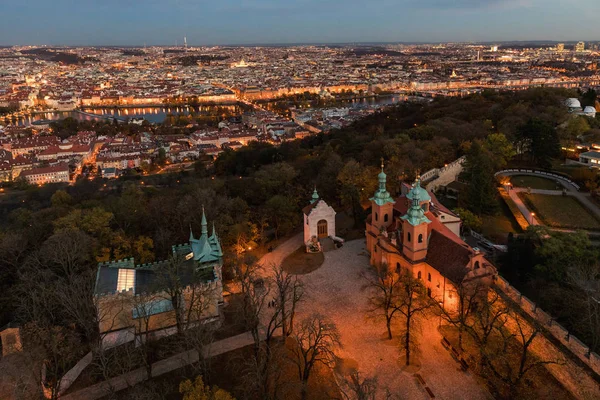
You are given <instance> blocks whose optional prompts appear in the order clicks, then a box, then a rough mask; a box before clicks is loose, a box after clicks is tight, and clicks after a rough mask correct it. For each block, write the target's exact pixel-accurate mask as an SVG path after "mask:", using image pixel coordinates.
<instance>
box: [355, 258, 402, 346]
mask: <svg viewBox="0 0 600 400" xmlns="http://www.w3.org/2000/svg"><path fill="white" fill-rule="evenodd" d="M373 270H374V271H375V273H373V272H372V271H373ZM363 277H364V279H365V280H366V281H367V283H366V285H365V286H364V289H366V290H369V292H370V293H369V298H368V300H369V306H370V307H369V309H368V312H369V313H370V314H372V315H375V316H376V317H383V318H384V320H385V326H386V328H387V334H388V339H390V340H391V339H392V320H393V319H394V316H395V315H396V313H397V312H398V311H399V309H398V307H396V302H397V298H398V294H399V292H400V290H402V286H401V278H400V275H398V274H396V273H394V272H390V271H389V270H388V269H387V267H386V266H385V265H383V266H381V267H378V268H372V270H371V271H368V272H365V273H363Z"/></svg>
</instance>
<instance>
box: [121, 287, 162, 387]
mask: <svg viewBox="0 0 600 400" xmlns="http://www.w3.org/2000/svg"><path fill="white" fill-rule="evenodd" d="M128 298H129V301H130V304H131V309H132V312H133V320H134V324H135V325H134V326H135V333H136V345H137V346H139V348H140V349H141V351H142V353H143V361H144V366H145V368H146V374H147V376H148V378H151V377H152V364H153V362H154V346H153V345H152V343H151V340H150V330H151V326H150V322H151V320H152V316H153V315H154V314H155V313H156V312H157V309H156V308H157V307H158V306H157V305H158V304H159V301H160V300H161V299H162V297H161V296H158V295H156V294H146V293H142V294H136V295H135V296H129V297H128Z"/></svg>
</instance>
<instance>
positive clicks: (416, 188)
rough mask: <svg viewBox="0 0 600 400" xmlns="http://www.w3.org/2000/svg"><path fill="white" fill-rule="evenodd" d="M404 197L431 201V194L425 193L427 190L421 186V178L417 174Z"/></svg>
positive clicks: (412, 199) (419, 200)
mask: <svg viewBox="0 0 600 400" xmlns="http://www.w3.org/2000/svg"><path fill="white" fill-rule="evenodd" d="M406 198H407V199H409V200H411V201H414V200H417V201H418V202H419V203H423V202H425V201H431V196H430V195H429V193H427V190H425V189H423V188H422V187H421V178H420V177H419V176H417V179H416V180H415V183H414V184H413V186H412V189H410V191H409V192H408V194H407V195H406Z"/></svg>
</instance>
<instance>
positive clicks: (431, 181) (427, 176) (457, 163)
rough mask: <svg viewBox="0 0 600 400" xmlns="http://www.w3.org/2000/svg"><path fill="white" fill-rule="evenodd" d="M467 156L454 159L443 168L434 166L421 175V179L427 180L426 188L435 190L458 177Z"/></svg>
mask: <svg viewBox="0 0 600 400" xmlns="http://www.w3.org/2000/svg"><path fill="white" fill-rule="evenodd" d="M464 162H465V156H462V157H461V158H459V159H457V160H454V161H452V162H451V163H450V164H447V165H445V166H444V167H443V168H434V169H430V170H429V171H427V172H425V173H424V174H422V175H421V180H422V181H423V182H427V184H426V186H425V188H426V189H427V190H429V191H435V190H436V189H437V188H438V187H440V186H445V185H447V184H449V183H451V182H453V181H454V180H456V178H457V177H458V175H459V174H460V173H461V172H462V170H463V163H464Z"/></svg>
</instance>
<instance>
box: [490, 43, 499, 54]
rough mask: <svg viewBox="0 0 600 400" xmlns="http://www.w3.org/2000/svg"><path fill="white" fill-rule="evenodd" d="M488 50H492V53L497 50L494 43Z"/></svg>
mask: <svg viewBox="0 0 600 400" xmlns="http://www.w3.org/2000/svg"><path fill="white" fill-rule="evenodd" d="M490 51H491V52H494V53H495V52H497V51H498V46H497V45H494V46H492V47H490Z"/></svg>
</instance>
